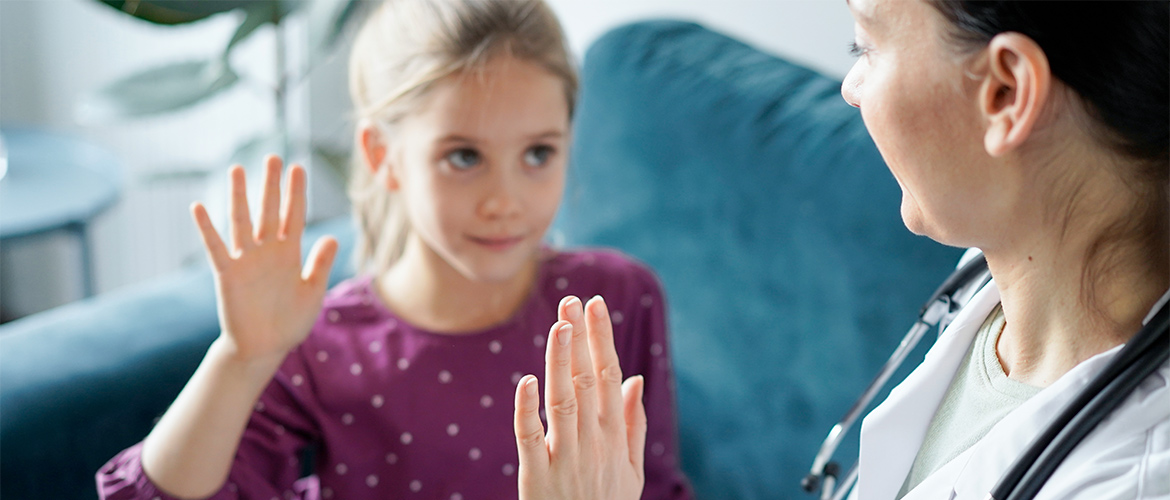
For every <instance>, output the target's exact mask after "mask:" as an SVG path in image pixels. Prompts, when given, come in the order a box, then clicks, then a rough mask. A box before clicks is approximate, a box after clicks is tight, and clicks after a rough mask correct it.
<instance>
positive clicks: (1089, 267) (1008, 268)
mask: <svg viewBox="0 0 1170 500" xmlns="http://www.w3.org/2000/svg"><path fill="white" fill-rule="evenodd" d="M1081 153H1084V151H1082V152H1081ZM1097 153H1102V151H1097ZM1070 156H1073V155H1070ZM1075 156H1077V157H1079V159H1080V160H1081V161H1080V162H1078V161H1077V158H1059V159H1054V161H1058V162H1061V164H1062V165H1064V166H1065V167H1068V166H1070V165H1072V167H1069V168H1061V169H1049V168H1041V169H1037V170H1039V171H1044V170H1059V171H1058V172H1057V173H1056V174H1055V175H1059V176H1061V177H1062V178H1063V179H1070V178H1071V179H1074V180H1072V181H1056V180H1055V179H1036V183H1035V184H1032V185H1031V186H1027V187H1029V188H1034V189H1028V190H1024V191H1023V192H1029V191H1030V192H1032V193H1037V192H1039V195H1035V194H1033V195H1032V196H1031V197H1030V198H1031V199H1030V201H1025V200H1024V197H1021V199H1020V200H1016V201H1015V202H1014V203H1013V204H1012V205H1013V209H1012V212H1014V216H1013V218H1012V220H1011V221H1006V220H1005V221H1004V222H1005V224H1004V227H1010V229H1005V230H1004V232H1003V234H1002V235H1000V236H1001V237H1000V238H999V239H998V240H997V241H996V242H995V244H993V245H987V246H986V247H984V248H983V251H984V253H985V255H986V256H987V262H988V266H989V268H990V270H991V273H992V276H994V278H995V283H996V286H997V288H998V289H999V291H1000V295H1001V300H1002V304H1003V312H1004V316H1005V318H1006V326H1005V327H1004V331H1003V333H1002V334H1001V336H1000V339H999V341H998V342H997V348H996V350H997V352H998V354H999V360H1000V364H1001V365H1002V366H1003V368H1004V372H1005V373H1007V374H1008V376H1009V377H1010V378H1012V379H1014V380H1018V381H1020V382H1024V383H1027V384H1030V385H1033V386H1038V387H1047V386H1048V385H1051V384H1052V383H1053V382H1055V381H1056V380H1057V379H1058V378H1060V376H1062V375H1064V374H1065V373H1066V372H1068V371H1069V370H1071V369H1072V368H1073V367H1074V366H1076V365H1077V364H1079V363H1081V362H1082V361H1085V360H1086V359H1089V358H1091V357H1093V356H1094V355H1097V354H1100V353H1102V352H1105V351H1108V350H1109V349H1112V348H1114V347H1116V346H1118V345H1121V344H1124V343H1126V342H1127V341H1129V339H1130V338H1131V337H1132V336H1133V335H1134V334H1135V333H1136V332H1137V331H1138V330H1139V329H1140V328H1141V322H1142V320H1143V319H1144V318H1145V316H1146V314H1147V313H1148V312H1149V310H1150V308H1151V307H1153V305H1154V303H1156V302H1157V300H1158V299H1159V298H1160V297H1161V296H1162V294H1164V293H1165V292H1166V290H1167V288H1168V287H1170V235H1168V232H1170V230H1168V224H1167V219H1168V214H1170V203H1167V200H1166V190H1165V187H1163V186H1154V188H1153V189H1152V190H1151V191H1149V192H1144V193H1139V192H1136V189H1135V186H1134V183H1133V182H1129V181H1127V180H1126V179H1123V178H1121V177H1120V176H1119V175H1117V173H1116V170H1113V168H1115V164H1114V165H1110V167H1112V168H1102V167H1101V166H1100V165H1099V164H1098V165H1092V164H1090V163H1092V159H1093V157H1096V159H1098V160H1101V159H1104V158H1107V157H1109V156H1113V158H1111V160H1112V161H1111V162H1110V163H1112V162H1116V161H1124V160H1119V159H1118V158H1117V157H1116V156H1115V155H1110V154H1090V155H1079V154H1075ZM1077 163H1080V164H1081V166H1080V167H1079V168H1078V167H1077V166H1076V164H1077ZM1041 185H1043V186H1049V187H1047V188H1040V187H1039V186H1041ZM1052 200H1059V201H1060V202H1059V203H1052V202H1051V201H1052ZM1151 200H1153V203H1151Z"/></svg>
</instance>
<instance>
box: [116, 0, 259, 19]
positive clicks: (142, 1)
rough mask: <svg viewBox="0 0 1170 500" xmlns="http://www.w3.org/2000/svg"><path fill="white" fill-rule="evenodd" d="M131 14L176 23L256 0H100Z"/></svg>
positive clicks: (225, 10) (203, 16)
mask: <svg viewBox="0 0 1170 500" xmlns="http://www.w3.org/2000/svg"><path fill="white" fill-rule="evenodd" d="M98 1H100V2H101V3H103V4H106V5H109V6H110V7H113V8H115V9H118V10H120V11H122V12H125V13H127V14H129V15H131V16H134V17H137V18H139V19H142V20H144V21H149V22H152V23H155V24H164V25H175V24H185V23H190V22H195V21H198V20H201V19H206V18H208V17H211V16H213V15H216V14H219V13H221V12H227V11H229V10H234V9H238V8H240V7H246V6H247V5H248V4H251V3H255V0H98Z"/></svg>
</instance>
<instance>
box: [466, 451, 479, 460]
mask: <svg viewBox="0 0 1170 500" xmlns="http://www.w3.org/2000/svg"><path fill="white" fill-rule="evenodd" d="M482 456H483V452H482V451H479V448H472V449H471V451H468V452H467V458H470V459H472V460H479V457H482Z"/></svg>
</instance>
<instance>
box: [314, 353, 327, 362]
mask: <svg viewBox="0 0 1170 500" xmlns="http://www.w3.org/2000/svg"><path fill="white" fill-rule="evenodd" d="M327 359H329V353H327V352H325V351H317V361H320V362H322V363H324V362H325V360H327Z"/></svg>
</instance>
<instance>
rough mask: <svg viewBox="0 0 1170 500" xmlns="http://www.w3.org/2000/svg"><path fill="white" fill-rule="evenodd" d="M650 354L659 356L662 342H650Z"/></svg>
mask: <svg viewBox="0 0 1170 500" xmlns="http://www.w3.org/2000/svg"><path fill="white" fill-rule="evenodd" d="M650 355H651V356H661V355H662V344H659V343H658V342H655V343H653V344H650Z"/></svg>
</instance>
